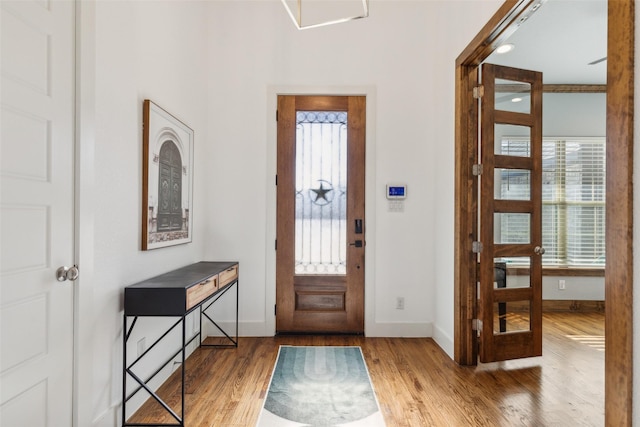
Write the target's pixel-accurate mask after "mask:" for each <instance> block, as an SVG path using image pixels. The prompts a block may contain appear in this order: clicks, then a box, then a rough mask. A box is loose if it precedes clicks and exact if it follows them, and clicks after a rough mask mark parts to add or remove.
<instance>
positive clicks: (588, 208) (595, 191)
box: [496, 137, 605, 267]
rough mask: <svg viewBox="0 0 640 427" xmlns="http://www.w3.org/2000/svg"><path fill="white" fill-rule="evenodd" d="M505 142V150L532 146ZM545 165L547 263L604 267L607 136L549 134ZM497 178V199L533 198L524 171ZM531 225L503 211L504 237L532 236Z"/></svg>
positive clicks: (513, 140)
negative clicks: (569, 136)
mask: <svg viewBox="0 0 640 427" xmlns="http://www.w3.org/2000/svg"><path fill="white" fill-rule="evenodd" d="M501 145H502V147H501V148H502V152H503V153H509V154H511V152H514V151H522V150H523V149H527V150H528V143H527V141H526V140H525V139H522V138H503V139H502V141H501ZM527 154H528V153H527ZM512 155H513V154H512ZM542 169H543V171H542V243H543V246H544V248H545V250H546V252H545V254H544V255H543V258H542V259H543V265H545V266H563V267H584V266H598V267H599V266H604V261H605V138H550V137H546V138H544V139H543V142H542ZM496 178H497V184H499V185H498V186H497V191H496V193H497V194H496V197H497V198H502V199H511V200H514V199H515V200H517V199H522V198H523V197H524V198H528V197H529V196H528V191H525V190H528V181H529V180H528V175H526V174H524V171H518V170H504V171H502V172H501V173H500V174H499V175H497V176H496ZM511 216H513V218H511ZM528 224H529V223H528V221H523V220H522V218H520V217H519V216H518V214H503V216H502V218H501V221H500V223H499V224H496V226H497V229H498V230H499V232H500V234H501V241H503V242H514V243H516V242H521V241H522V238H524V239H525V240H526V238H527V237H526V236H528V235H529V232H528V227H529V225H528Z"/></svg>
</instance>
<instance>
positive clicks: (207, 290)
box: [187, 275, 218, 310]
mask: <svg viewBox="0 0 640 427" xmlns="http://www.w3.org/2000/svg"><path fill="white" fill-rule="evenodd" d="M217 290H218V276H217V275H216V276H211V277H209V278H208V279H206V280H204V281H203V282H201V283H199V284H197V285H195V286H191V287H190V288H189V289H187V310H189V309H190V308H191V307H194V306H195V305H197V304H198V303H199V302H201V301H202V300H204V299H205V298H207V297H208V296H209V295H211V294H212V293H214V292H215V291H217Z"/></svg>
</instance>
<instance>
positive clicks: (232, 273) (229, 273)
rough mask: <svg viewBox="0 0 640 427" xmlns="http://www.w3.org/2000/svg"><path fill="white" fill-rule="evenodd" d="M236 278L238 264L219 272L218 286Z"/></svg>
mask: <svg viewBox="0 0 640 427" xmlns="http://www.w3.org/2000/svg"><path fill="white" fill-rule="evenodd" d="M237 278H238V265H234V266H233V267H230V268H227V269H226V270H225V271H223V272H221V273H220V287H223V286H226V285H228V284H229V283H231V282H233V281H234V280H236V279H237Z"/></svg>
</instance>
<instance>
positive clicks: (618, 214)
mask: <svg viewBox="0 0 640 427" xmlns="http://www.w3.org/2000/svg"><path fill="white" fill-rule="evenodd" d="M532 3H533V1H532V0H507V1H505V2H504V3H503V4H502V6H500V8H499V9H498V11H497V12H496V13H495V14H494V15H493V17H491V19H490V20H489V21H488V22H487V23H486V25H485V26H484V27H483V28H482V30H480V32H479V33H478V34H477V35H476V37H475V38H474V39H473V40H472V41H471V43H470V44H469V45H468V46H467V47H466V48H465V49H464V51H463V52H462V53H461V54H460V56H459V57H458V58H457V60H456V75H455V79H456V93H455V97H456V98H455V99H456V110H455V111H456V113H455V114H456V119H455V126H456V128H455V135H456V136H455V141H456V142H455V153H456V154H455V155H456V160H455V200H456V205H455V238H454V239H455V240H454V242H455V243H454V245H455V255H454V257H455V261H454V262H455V272H454V274H455V276H454V359H455V360H456V362H458V363H459V364H461V365H473V364H475V363H477V362H476V361H477V353H476V338H475V334H474V331H473V330H472V325H471V322H472V319H474V318H475V317H476V316H475V314H476V313H475V269H476V266H475V258H474V257H473V254H472V253H471V250H469V249H467V247H469V248H470V242H471V241H472V240H473V237H474V236H475V235H476V234H477V230H476V225H475V213H476V212H477V202H478V201H477V197H476V193H475V192H474V188H477V181H476V180H475V178H474V177H473V175H472V173H471V165H472V164H473V159H472V157H471V156H470V154H471V153H472V152H473V150H474V147H476V148H477V127H475V126H476V125H474V124H473V121H474V120H472V118H473V117H474V114H475V117H477V107H476V106H475V105H474V102H473V99H472V97H471V96H469V92H470V88H471V87H473V85H475V83H476V78H477V73H476V72H475V70H476V68H477V66H478V65H479V64H480V63H481V62H482V61H483V60H485V59H486V58H487V57H488V56H489V54H490V53H491V52H492V51H493V50H494V49H495V48H496V46H497V45H498V44H499V43H500V42H501V41H502V40H504V39H506V38H507V37H508V36H509V35H510V34H511V33H513V31H515V25H514V22H516V20H517V19H518V18H519V17H520V16H521V15H522V14H523V13H524V12H525V11H526V10H527V9H528V8H529V7H531V5H532ZM608 10H609V12H608V34H607V39H608V52H607V55H608V57H609V58H610V60H609V61H608V62H607V76H608V81H609V87H608V88H607V141H608V144H607V200H611V201H615V203H607V211H606V218H607V236H609V237H608V238H607V265H606V268H605V292H606V309H605V316H606V329H605V330H606V338H605V339H606V358H605V360H606V362H605V423H606V425H617V426H630V425H631V424H632V384H633V374H632V372H633V371H632V368H633V341H632V338H633V311H632V310H633V306H632V295H633V256H632V255H633V253H632V244H633V193H632V192H633V187H632V176H633V122H634V117H633V114H634V90H633V88H634V68H633V66H634V50H635V46H634V31H635V29H634V24H635V22H634V21H635V9H634V1H633V0H608ZM611 236H615V238H611Z"/></svg>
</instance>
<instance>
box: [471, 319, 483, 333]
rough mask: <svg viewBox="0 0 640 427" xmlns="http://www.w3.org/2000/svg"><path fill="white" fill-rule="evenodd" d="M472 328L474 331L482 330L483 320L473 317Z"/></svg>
mask: <svg viewBox="0 0 640 427" xmlns="http://www.w3.org/2000/svg"><path fill="white" fill-rule="evenodd" d="M471 330H473V331H481V330H482V320H480V319H471Z"/></svg>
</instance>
